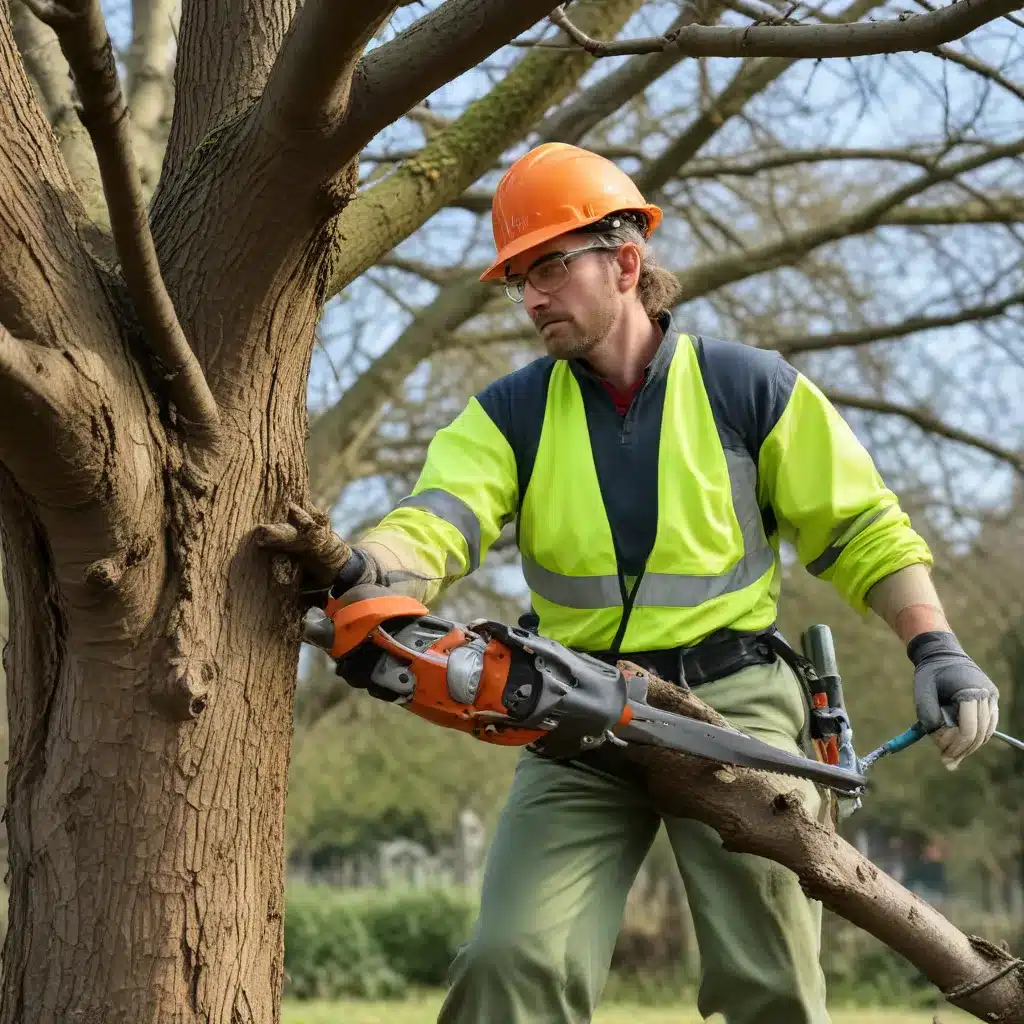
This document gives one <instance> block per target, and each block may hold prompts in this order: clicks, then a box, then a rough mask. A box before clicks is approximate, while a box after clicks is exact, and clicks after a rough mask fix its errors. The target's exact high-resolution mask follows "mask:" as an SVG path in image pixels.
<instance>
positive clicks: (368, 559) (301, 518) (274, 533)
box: [256, 504, 387, 611]
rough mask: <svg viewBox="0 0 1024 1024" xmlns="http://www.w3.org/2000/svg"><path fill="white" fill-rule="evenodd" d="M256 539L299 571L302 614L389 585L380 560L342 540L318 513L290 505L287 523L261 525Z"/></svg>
mask: <svg viewBox="0 0 1024 1024" xmlns="http://www.w3.org/2000/svg"><path fill="white" fill-rule="evenodd" d="M256 539H257V543H258V544H259V545H260V547H262V548H265V549H267V550H269V551H274V552H277V553H279V554H282V555H286V556H287V557H288V558H289V559H290V560H291V561H292V562H293V563H294V564H295V565H296V567H297V568H298V573H299V577H298V585H299V604H300V606H301V608H302V610H303V611H306V610H308V609H309V608H323V607H324V606H325V605H326V604H327V599H328V597H329V596H333V597H340V596H341V595H342V594H344V593H345V592H346V591H347V590H350V589H351V588H352V587H355V586H358V585H360V584H363V583H376V584H385V585H386V583H387V572H386V570H385V569H384V568H383V567H382V566H381V565H380V564H379V563H378V562H377V560H376V559H375V558H373V557H372V556H371V555H369V554H368V553H367V552H365V551H362V550H361V549H359V548H357V547H352V546H350V545H349V544H348V543H347V542H346V541H344V540H342V538H341V537H339V536H338V535H337V534H336V533H335V532H334V530H333V529H331V523H330V519H329V518H328V516H327V515H326V513H324V512H321V511H319V510H312V511H310V510H306V509H304V508H301V507H300V506H298V505H294V504H293V505H289V507H288V512H287V518H286V520H285V521H284V522H280V523H262V524H260V526H259V527H258V528H257V531H256Z"/></svg>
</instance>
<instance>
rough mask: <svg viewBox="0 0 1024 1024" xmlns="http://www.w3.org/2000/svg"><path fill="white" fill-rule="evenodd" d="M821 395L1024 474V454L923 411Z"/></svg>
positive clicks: (849, 396) (859, 397) (838, 393)
mask: <svg viewBox="0 0 1024 1024" xmlns="http://www.w3.org/2000/svg"><path fill="white" fill-rule="evenodd" d="M822 393H823V394H824V395H825V397H826V398H827V399H828V400H829V401H830V402H831V403H832V404H833V405H836V406H846V407H847V408H851V409H865V410H866V411H868V412H877V413H883V414H885V415H887V416H900V417H902V418H903V419H905V420H908V421H909V422H910V423H913V424H914V425H915V426H918V427H920V428H921V429H922V430H925V431H927V432H928V433H931V434H937V435H938V436H939V437H945V438H948V439H949V440H951V441H956V442H958V443H959V444H966V445H970V446H971V447H972V448H977V449H979V450H980V451H983V452H987V453H988V454H989V455H993V456H995V457H996V458H997V459H1001V460H1002V461H1003V462H1006V463H1008V464H1009V465H1010V466H1012V467H1013V468H1014V469H1015V470H1017V472H1018V473H1022V474H1024V454H1021V453H1020V452H1014V451H1011V450H1010V449H1008V448H1003V447H1001V446H999V445H997V444H995V443H994V442H992V441H989V440H988V439H987V438H984V437H979V436H978V435H977V434H971V433H969V432H968V431H966V430H960V429H958V428H957V427H952V426H950V425H949V424H948V423H943V422H942V420H940V419H939V418H938V417H937V416H935V415H934V414H933V413H930V412H928V411H927V410H925V409H920V408H913V407H911V406H906V405H899V404H897V403H895V402H887V401H885V400H883V399H880V398H868V397H865V396H862V395H854V394H850V393H849V392H845V391H834V390H832V389H825V388H823V389H822Z"/></svg>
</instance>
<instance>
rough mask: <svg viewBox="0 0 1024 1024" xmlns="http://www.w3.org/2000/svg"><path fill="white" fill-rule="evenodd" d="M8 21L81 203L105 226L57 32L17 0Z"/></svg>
mask: <svg viewBox="0 0 1024 1024" xmlns="http://www.w3.org/2000/svg"><path fill="white" fill-rule="evenodd" d="M11 23H12V26H13V28H14V38H15V40H16V41H17V43H18V49H19V51H20V52H21V57H22V61H23V62H24V64H25V70H26V71H27V72H28V75H29V78H30V79H31V80H32V84H33V86H34V87H35V91H36V98H37V99H38V100H39V103H40V106H42V108H43V113H45V114H46V119H47V120H48V121H49V122H50V125H51V127H52V128H53V132H54V134H55V135H56V136H57V141H58V143H59V144H60V150H61V154H62V155H63V157H64V162H65V163H66V164H67V166H68V171H69V172H70V174H71V180H72V181H73V182H74V183H75V189H76V191H77V192H78V196H79V198H80V199H81V200H82V205H83V206H84V207H85V210H86V212H87V213H88V214H89V216H90V218H91V219H92V220H94V221H95V222H96V223H97V224H99V225H101V226H102V227H106V226H107V225H106V216H107V209H106V205H105V204H104V202H103V189H102V187H101V185H100V178H99V170H98V168H97V166H96V154H95V153H94V152H93V148H92V144H91V143H90V141H89V134H88V132H86V130H85V127H84V126H83V125H82V123H81V121H79V120H78V115H77V114H76V113H75V107H74V102H73V97H72V92H71V76H70V74H69V69H68V62H67V61H66V60H65V59H64V54H63V53H61V50H60V44H59V43H58V42H57V37H56V35H54V33H53V30H52V29H51V28H49V26H47V25H44V24H43V23H42V22H41V21H40V20H39V19H38V18H37V17H36V16H35V15H34V14H33V13H32V12H31V11H30V10H29V9H28V8H27V7H26V6H25V5H24V4H23V3H22V2H21V0H11Z"/></svg>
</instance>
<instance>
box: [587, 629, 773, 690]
mask: <svg viewBox="0 0 1024 1024" xmlns="http://www.w3.org/2000/svg"><path fill="white" fill-rule="evenodd" d="M774 633H775V627H774V626H770V627H768V629H765V630H761V631H759V632H756V633H741V632H738V631H736V630H732V629H720V630H718V631H717V632H715V633H712V634H711V635H710V636H708V637H706V638H705V639H704V640H702V641H701V642H700V643H699V644H697V645H696V646H694V647H670V648H665V649H661V650H653V651H622V652H621V653H619V654H614V653H612V652H611V651H591V652H588V653H590V654H591V655H592V656H593V657H595V658H599V659H600V660H601V661H604V662H607V663H608V664H615V662H616V661H632V662H634V663H636V664H637V665H639V666H640V667H641V668H645V669H647V670H648V671H649V672H653V673H654V674H655V675H658V676H660V677H661V678H662V679H664V680H666V682H670V683H675V684H676V685H677V686H678V685H679V684H680V683H681V682H684V681H685V683H686V685H687V686H689V687H690V688H691V689H693V688H695V687H697V686H701V685H702V684H704V683H710V682H714V680H716V679H722V678H724V677H725V676H729V675H732V674H733V673H734V672H738V671H739V670H740V669H742V668H747V667H749V666H750V665H770V664H771V663H772V662H773V661H775V659H776V657H777V656H778V655H777V649H776V648H774V647H773V646H772V644H771V643H770V642H769V640H768V637H769V636H770V635H772V634H774Z"/></svg>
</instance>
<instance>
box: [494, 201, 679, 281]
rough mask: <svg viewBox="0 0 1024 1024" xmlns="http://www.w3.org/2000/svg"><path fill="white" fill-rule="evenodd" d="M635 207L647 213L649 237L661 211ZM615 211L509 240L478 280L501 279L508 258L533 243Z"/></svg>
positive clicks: (546, 227)
mask: <svg viewBox="0 0 1024 1024" xmlns="http://www.w3.org/2000/svg"><path fill="white" fill-rule="evenodd" d="M636 209H638V210H639V211H640V212H641V213H644V214H646V215H647V219H648V221H649V225H648V229H647V237H648V238H649V237H650V236H651V234H652V233H653V231H654V229H655V228H656V227H657V226H658V224H659V223H661V218H662V211H661V209H660V208H659V207H657V206H654V205H652V204H649V203H648V204H645V205H644V206H638V207H636ZM615 212H616V211H615V210H601V211H600V212H599V213H597V214H596V215H595V216H592V217H586V218H579V217H573V218H571V219H569V220H564V221H561V222H559V223H557V224H547V225H545V226H544V227H542V228H537V229H536V230H535V231H530V232H527V233H526V234H525V235H520V236H519V237H518V238H516V239H515V240H514V241H512V242H509V244H508V245H506V246H505V248H504V249H502V250H501V252H499V253H498V256H497V258H496V259H495V261H494V262H493V263H492V264H491V265H490V266H489V267H488V268H487V269H486V270H485V271H484V272H483V273H482V274H481V275H480V280H481V281H501V280H503V279H504V277H505V269H504V268H505V264H506V263H508V261H509V260H511V259H514V258H515V257H516V256H518V255H519V254H520V253H523V252H526V251H527V250H528V249H532V248H533V247H534V246H535V245H540V244H541V243H543V242H548V241H550V240H551V239H552V238H557V237H558V236H559V235H567V234H570V233H572V232H573V231H579V230H581V229H582V228H585V227H587V226H589V225H590V224H596V223H597V222H598V221H599V220H603V219H604V218H605V217H607V216H608V215H609V214H610V213H615Z"/></svg>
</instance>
